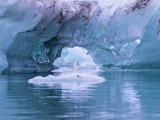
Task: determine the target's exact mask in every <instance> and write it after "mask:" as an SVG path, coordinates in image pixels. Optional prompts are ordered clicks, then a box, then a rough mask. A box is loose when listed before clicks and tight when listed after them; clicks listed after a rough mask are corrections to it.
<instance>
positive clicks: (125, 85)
mask: <svg viewBox="0 0 160 120" xmlns="http://www.w3.org/2000/svg"><path fill="white" fill-rule="evenodd" d="M99 75H100V76H103V77H104V78H105V79H106V80H105V81H103V82H100V83H98V82H97V83H96V84H90V85H89V86H85V85H84V86H83V83H81V85H79V84H78V83H77V82H75V83H74V82H72V83H69V82H67V83H66V84H67V86H69V87H67V88H66V87H63V86H65V85H64V84H65V83H63V85H61V84H60V83H59V84H56V85H55V86H54V87H51V86H50V87H47V86H35V85H30V84H28V82H27V81H28V80H29V79H31V78H33V77H35V75H0V120H159V119H160V71H105V72H102V73H100V74H99ZM43 76H45V75H43ZM74 84H75V86H80V88H81V89H80V88H79V87H75V88H74V89H70V88H73V87H74Z"/></svg>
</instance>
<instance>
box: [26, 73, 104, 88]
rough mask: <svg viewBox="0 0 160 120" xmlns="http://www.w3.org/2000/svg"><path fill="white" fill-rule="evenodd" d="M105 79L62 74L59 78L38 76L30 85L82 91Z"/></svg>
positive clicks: (84, 75)
mask: <svg viewBox="0 0 160 120" xmlns="http://www.w3.org/2000/svg"><path fill="white" fill-rule="evenodd" d="M104 81H105V79H104V78H103V77H99V76H97V75H93V74H87V73H81V72H68V73H62V74H60V75H58V76H54V75H49V76H47V77H41V76H37V77H35V78H32V79H30V80H29V81H28V83H29V84H34V85H37V86H48V87H54V86H55V87H56V86H61V87H62V89H69V90H81V89H85V88H88V87H90V86H93V85H94V84H97V83H101V82H104Z"/></svg>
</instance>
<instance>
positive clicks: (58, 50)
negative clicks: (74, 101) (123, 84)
mask: <svg viewBox="0 0 160 120" xmlns="http://www.w3.org/2000/svg"><path fill="white" fill-rule="evenodd" d="M159 10H160V1H158V0H130V1H128V0H116V1H111V0H81V1H79V0H47V1H46V0H6V1H3V0H0V36H1V37H0V58H1V59H0V60H1V64H0V70H3V69H4V68H6V69H5V70H3V72H2V73H4V74H11V73H39V72H50V71H52V70H54V69H56V68H57V66H55V65H54V64H53V63H54V62H55V61H57V58H59V57H61V54H62V53H63V50H64V49H65V48H74V47H76V46H79V47H82V48H84V49H86V50H87V51H88V54H89V55H90V56H92V58H93V61H94V62H95V63H96V64H97V65H98V66H100V67H107V68H113V67H116V68H120V69H150V68H152V69H159V68H160V62H159V60H160V56H159V53H158V51H159V39H160V37H159V33H160V32H159V31H160V27H159V26H160V22H159ZM67 59H70V58H66V59H65V62H66V61H67ZM79 59H80V58H79ZM78 62H79V61H78ZM80 64H83V65H84V66H85V64H87V63H82V62H81V61H80ZM87 65H88V64H87ZM7 66H8V67H7Z"/></svg>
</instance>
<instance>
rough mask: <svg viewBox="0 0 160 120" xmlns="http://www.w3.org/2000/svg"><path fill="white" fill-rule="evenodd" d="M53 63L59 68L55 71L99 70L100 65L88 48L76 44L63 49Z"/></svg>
mask: <svg viewBox="0 0 160 120" xmlns="http://www.w3.org/2000/svg"><path fill="white" fill-rule="evenodd" d="M53 65H54V66H56V67H58V68H59V69H58V70H57V69H56V70H53V71H54V72H55V71H61V72H63V71H72V70H73V71H79V70H98V69H99V67H100V66H99V65H98V64H96V63H95V62H94V58H93V57H92V56H91V55H90V54H89V52H88V50H87V49H85V48H83V47H79V46H75V47H65V48H63V49H62V52H61V56H60V57H58V58H57V59H56V60H55V61H54V62H53Z"/></svg>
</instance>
